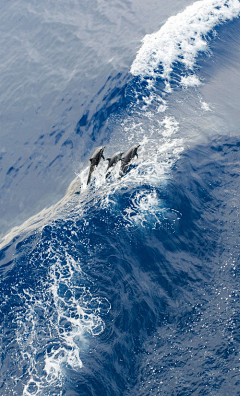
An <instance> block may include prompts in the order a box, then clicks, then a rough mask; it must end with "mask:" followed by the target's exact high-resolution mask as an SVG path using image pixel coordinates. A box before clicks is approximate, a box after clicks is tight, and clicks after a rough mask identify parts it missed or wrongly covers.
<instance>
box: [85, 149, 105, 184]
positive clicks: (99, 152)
mask: <svg viewBox="0 0 240 396" xmlns="http://www.w3.org/2000/svg"><path fill="white" fill-rule="evenodd" d="M104 149H105V146H100V147H98V148H97V149H96V151H94V153H93V155H92V156H91V158H90V166H89V172H88V179H87V184H89V183H90V180H91V176H92V173H93V171H94V169H95V168H96V167H97V166H98V164H99V162H100V161H101V158H103V159H104V160H105V158H104V156H103V150H104Z"/></svg>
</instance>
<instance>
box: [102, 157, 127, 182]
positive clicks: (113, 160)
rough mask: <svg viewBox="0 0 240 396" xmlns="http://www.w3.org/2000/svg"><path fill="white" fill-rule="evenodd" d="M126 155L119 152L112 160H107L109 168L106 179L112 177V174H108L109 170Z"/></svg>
mask: <svg viewBox="0 0 240 396" xmlns="http://www.w3.org/2000/svg"><path fill="white" fill-rule="evenodd" d="M123 154H124V153H122V152H121V151H117V152H116V153H115V154H113V156H112V157H111V158H107V161H108V167H107V170H106V172H107V173H106V178H107V177H108V176H109V175H110V172H108V169H109V168H111V167H112V166H114V165H116V163H117V162H118V161H119V160H120V159H121V158H122V156H123Z"/></svg>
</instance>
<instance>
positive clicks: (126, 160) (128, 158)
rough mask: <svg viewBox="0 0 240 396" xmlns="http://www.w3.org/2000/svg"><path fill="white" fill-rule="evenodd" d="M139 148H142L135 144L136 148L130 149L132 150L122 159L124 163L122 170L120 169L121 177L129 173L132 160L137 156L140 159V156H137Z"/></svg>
mask: <svg viewBox="0 0 240 396" xmlns="http://www.w3.org/2000/svg"><path fill="white" fill-rule="evenodd" d="M138 147H140V144H135V145H134V146H132V147H130V149H129V150H128V151H127V152H126V153H125V154H124V156H123V157H122V158H121V162H122V163H121V168H120V172H119V174H120V176H123V175H124V173H126V172H127V170H128V168H129V164H130V162H131V160H132V159H133V158H134V157H135V156H137V158H138V154H137V150H138Z"/></svg>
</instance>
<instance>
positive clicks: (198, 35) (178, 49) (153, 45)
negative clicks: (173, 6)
mask: <svg viewBox="0 0 240 396" xmlns="http://www.w3.org/2000/svg"><path fill="white" fill-rule="evenodd" d="M239 15H240V2H239V0H201V1H197V2H195V3H194V4H192V5H191V6H188V7H187V8H186V9H185V10H184V11H183V12H181V13H179V14H177V15H176V16H172V17H170V18H169V19H168V20H167V22H166V23H165V24H164V25H163V26H162V27H161V29H160V30H159V31H158V32H156V33H153V34H147V35H146V36H145V37H144V38H143V40H142V43H143V44H142V47H141V48H140V50H139V51H138V53H137V56H136V59H135V60H134V62H133V64H132V66H131V73H132V74H133V75H134V76H141V77H156V76H159V75H160V76H161V77H162V78H163V79H164V80H165V81H166V85H167V84H168V81H169V80H170V74H171V72H172V69H173V65H174V63H176V62H179V63H180V64H182V65H183V66H184V67H185V68H186V70H192V69H193V67H194V65H195V62H196V57H197V55H198V53H199V52H201V51H206V50H207V48H208V43H207V38H206V36H207V35H208V34H209V33H210V32H211V31H213V29H214V28H215V27H216V26H218V25H219V24H221V23H224V22H226V21H230V20H232V19H233V18H236V17H238V16H239ZM159 66H160V67H161V72H159V71H158V72H156V71H155V70H156V69H157V68H158V67H159ZM195 82H196V85H198V84H199V81H197V79H196V80H195ZM186 83H187V80H186V78H184V79H183V80H182V81H181V82H180V84H181V85H185V86H186ZM190 85H191V86H192V85H193V79H190Z"/></svg>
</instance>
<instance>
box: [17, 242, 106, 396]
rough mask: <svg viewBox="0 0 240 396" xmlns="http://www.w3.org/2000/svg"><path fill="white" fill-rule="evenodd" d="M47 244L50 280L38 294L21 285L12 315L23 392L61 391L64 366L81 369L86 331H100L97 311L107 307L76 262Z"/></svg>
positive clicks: (103, 312)
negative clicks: (14, 316)
mask: <svg viewBox="0 0 240 396" xmlns="http://www.w3.org/2000/svg"><path fill="white" fill-rule="evenodd" d="M49 243H50V245H49V249H48V251H47V252H46V254H47V256H48V257H49V260H50V261H51V260H53V264H52V265H51V266H50V269H49V279H48V280H47V281H45V283H44V285H43V287H42V291H41V292H40V293H39V294H36V291H34V290H31V289H26V290H24V292H23V293H22V294H21V295H19V298H20V299H21V301H22V303H23V306H24V309H23V311H21V312H19V314H18V316H17V327H18V330H17V343H18V345H19V348H20V351H21V356H22V360H23V361H26V362H27V367H28V373H27V374H28V379H27V381H26V382H25V381H24V388H23V395H24V396H30V395H35V396H40V395H43V394H50V393H51V392H52V390H54V392H56V393H54V394H58V395H62V384H63V381H64V376H65V374H64V372H65V369H66V367H70V368H72V369H74V370H79V369H81V368H82V365H83V364H82V360H81V353H83V352H84V351H85V350H87V348H88V341H87V339H88V336H89V334H92V335H93V336H97V335H99V334H100V333H101V332H103V330H104V328H105V324H104V321H103V319H102V317H101V316H102V315H105V314H107V313H108V311H109V309H110V303H109V302H108V301H107V300H106V299H104V298H100V297H98V296H96V297H94V296H93V295H92V294H91V291H90V289H89V287H88V286H85V283H86V282H87V283H89V282H90V281H89V280H88V279H87V276H86V274H84V273H83V271H82V269H81V265H80V263H79V262H77V261H75V260H74V258H73V257H71V256H70V255H69V254H68V253H67V252H65V251H64V253H63V252H61V253H60V252H58V250H57V249H56V247H53V246H52V243H51V241H50V242H49ZM43 340H44V342H43Z"/></svg>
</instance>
